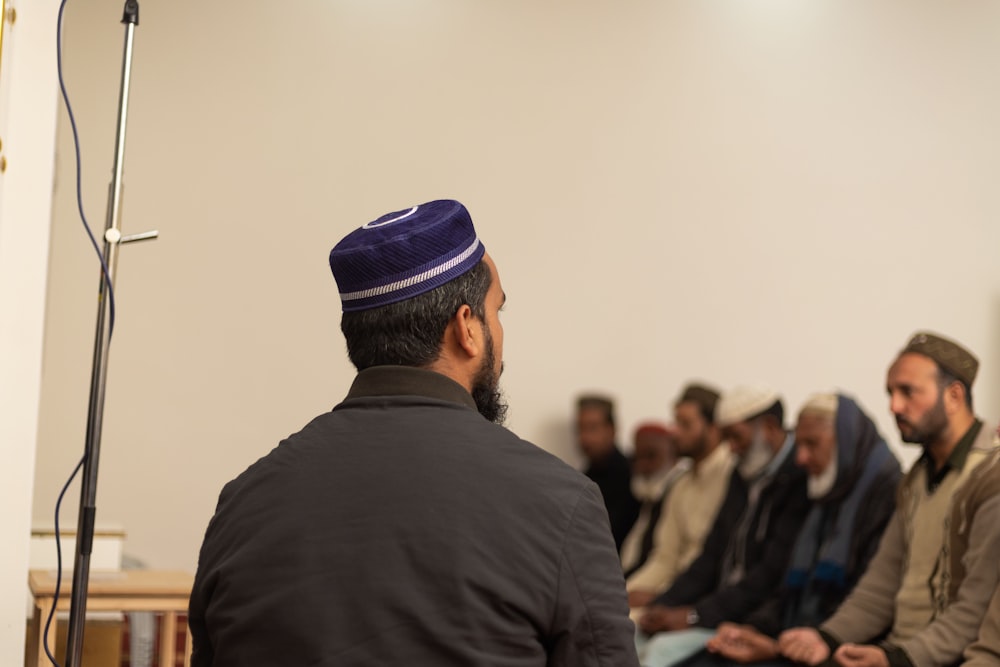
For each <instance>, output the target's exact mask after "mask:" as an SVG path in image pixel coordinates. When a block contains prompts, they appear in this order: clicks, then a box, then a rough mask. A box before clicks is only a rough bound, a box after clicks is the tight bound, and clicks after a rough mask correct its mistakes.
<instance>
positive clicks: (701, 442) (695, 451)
mask: <svg viewBox="0 0 1000 667" xmlns="http://www.w3.org/2000/svg"><path fill="white" fill-rule="evenodd" d="M706 449H708V434H707V433H705V432H704V431H702V433H701V435H700V436H699V437H698V440H696V441H695V442H694V443H693V444H692V445H691V446H690V447H688V448H687V449H686V450H683V451H682V450H681V448H680V447H678V451H677V453H678V454H680V455H681V456H689V457H691V458H698V457H700V456H701V455H702V454H704V453H705V450H706Z"/></svg>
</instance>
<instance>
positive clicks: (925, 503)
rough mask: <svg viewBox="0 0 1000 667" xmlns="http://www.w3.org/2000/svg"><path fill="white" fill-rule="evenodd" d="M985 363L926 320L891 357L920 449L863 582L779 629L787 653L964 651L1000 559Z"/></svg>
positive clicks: (868, 662) (808, 656)
mask: <svg viewBox="0 0 1000 667" xmlns="http://www.w3.org/2000/svg"><path fill="white" fill-rule="evenodd" d="M978 365H979V364H978V362H977V361H976V358H975V357H974V356H973V355H972V354H971V353H970V352H969V351H968V350H966V349H965V348H963V347H962V346H961V345H959V344H958V343H955V342H953V341H950V340H948V339H946V338H943V337H941V336H938V335H936V334H932V333H928V332H920V333H917V334H915V335H914V336H913V337H912V338H911V339H910V342H909V343H908V344H907V345H906V347H904V348H903V350H902V351H901V352H900V353H899V355H898V356H897V357H896V359H895V361H893V363H892V366H890V367H889V373H888V379H887V382H886V389H887V391H888V393H889V406H890V409H891V410H892V413H893V415H894V416H895V418H896V424H897V425H898V427H899V432H900V435H901V436H902V438H903V440H905V441H906V442H912V443H916V444H919V445H921V446H922V447H923V449H924V453H923V455H922V456H921V457H920V459H919V460H918V461H917V462H916V463H915V464H914V465H913V467H912V468H911V469H910V471H909V472H908V473H907V474H906V476H905V477H904V478H903V481H902V483H901V484H900V488H899V495H898V498H897V502H896V508H897V509H896V512H895V513H894V514H893V516H892V519H890V521H889V525H888V527H887V528H886V530H885V533H884V535H883V538H882V542H881V543H880V545H879V550H878V552H877V553H876V554H875V556H874V558H873V559H872V562H871V564H870V565H869V567H868V570H867V571H866V572H865V575H864V576H863V577H862V578H861V580H860V581H859V582H858V585H857V587H855V589H854V591H853V592H852V593H851V595H850V596H849V597H848V598H847V599H846V600H845V601H844V603H843V604H842V605H841V606H840V607H839V608H838V609H837V611H836V612H835V613H834V614H833V616H831V617H830V618H829V619H827V620H826V621H825V622H823V623H821V624H820V626H819V628H818V629H816V628H795V629H792V630H788V631H786V632H785V633H783V634H782V635H781V637H779V640H778V645H779V650H780V651H781V653H782V654H783V655H784V656H785V657H787V658H789V659H791V660H794V661H796V662H802V663H806V664H810V665H816V664H820V663H823V662H832V663H836V664H839V665H842V666H843V667H889V666H892V667H896V666H904V665H916V666H918V667H935V666H943V665H951V664H953V663H956V662H958V661H959V660H961V658H962V652H963V650H964V649H965V648H966V647H967V646H968V645H969V644H971V643H972V642H973V641H974V640H975V639H976V632H977V630H978V628H979V626H980V623H981V621H982V619H983V616H984V614H985V612H986V608H987V605H988V603H989V600H990V596H991V594H992V593H993V591H994V590H995V589H996V586H997V581H998V568H997V562H998V560H1000V530H998V529H997V527H998V526H1000V449H998V448H997V447H996V446H995V445H994V444H993V442H992V435H991V433H990V432H989V429H987V428H984V427H983V423H982V421H980V420H979V419H977V418H976V416H975V414H974V413H973V411H972V391H971V389H972V383H973V381H974V380H975V378H976V371H977V369H978ZM882 637H884V639H880V638H882Z"/></svg>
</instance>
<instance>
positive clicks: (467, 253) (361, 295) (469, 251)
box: [340, 237, 479, 302]
mask: <svg viewBox="0 0 1000 667" xmlns="http://www.w3.org/2000/svg"><path fill="white" fill-rule="evenodd" d="M478 247H479V237H476V238H474V239H472V245H470V246H469V247H468V248H466V249H465V250H463V251H462V253H461V254H460V255H457V256H456V257H453V258H452V259H449V260H448V261H447V262H444V263H443V264H438V265H437V266H435V267H433V268H430V269H428V270H426V271H424V272H423V273H418V274H417V275H415V276H411V277H410V278H404V279H403V280H397V281H396V282H394V283H389V284H388V285H379V286H378V287H372V288H371V289H366V290H361V291H360V292H341V293H340V298H341V300H342V301H344V302H347V301H357V300H358V299H369V298H371V297H373V296H379V295H381V294H389V293H390V292H396V291H398V290H401V289H405V288H407V287H411V286H413V285H417V284H419V283H422V282H425V281H428V280H430V279H431V278H434V277H435V276H439V275H441V274H442V273H444V272H445V271H448V270H450V269H453V268H455V267H456V266H458V265H459V264H461V263H462V262H464V261H465V260H467V259H469V258H470V257H472V255H473V254H475V252H476V248H478Z"/></svg>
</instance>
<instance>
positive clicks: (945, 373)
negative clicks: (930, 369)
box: [934, 361, 972, 411]
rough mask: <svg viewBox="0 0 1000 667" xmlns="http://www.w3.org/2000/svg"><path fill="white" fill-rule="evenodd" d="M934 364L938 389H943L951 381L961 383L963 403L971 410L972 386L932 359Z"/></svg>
mask: <svg viewBox="0 0 1000 667" xmlns="http://www.w3.org/2000/svg"><path fill="white" fill-rule="evenodd" d="M934 365H935V366H937V371H938V389H939V390H941V391H944V390H945V388H947V387H948V386H949V385H950V384H951V383H952V382H957V383H959V384H960V385H962V389H964V390H965V405H966V407H967V408H969V410H970V411H971V410H972V387H970V386H969V385H967V384H966V383H965V380H962V379H961V378H959V377H958V376H957V375H955V374H954V373H952V372H951V371H949V370H948V369H946V368H945V367H944V366H942V365H941V364H939V363H938V362H937V361H934Z"/></svg>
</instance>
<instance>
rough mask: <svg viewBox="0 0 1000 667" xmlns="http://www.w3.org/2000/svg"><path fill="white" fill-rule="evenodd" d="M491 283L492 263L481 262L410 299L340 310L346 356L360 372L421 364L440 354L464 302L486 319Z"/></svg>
mask: <svg viewBox="0 0 1000 667" xmlns="http://www.w3.org/2000/svg"><path fill="white" fill-rule="evenodd" d="M492 283H493V276H492V275H491V273H490V267H489V266H487V264H486V262H485V261H482V260H481V261H480V262H479V263H477V264H476V265H475V266H474V267H472V268H471V269H470V270H468V271H466V272H465V273H463V274H462V275H460V276H459V277H458V278H455V279H454V280H450V281H448V282H447V283H445V284H444V285H441V286H440V287H436V288H434V289H432V290H430V291H429V292H424V293H423V294H419V295H417V296H415V297H413V298H411V299H406V300H405V301H399V302H397V303H390V304H387V305H385V306H379V307H378V308H371V309H368V310H359V311H353V312H349V313H344V315H343V317H342V318H341V320H340V330H341V331H342V332H343V333H344V338H345V339H346V340H347V355H348V356H349V357H350V359H351V363H353V364H354V366H355V368H357V369H358V370H359V371H363V370H364V369H366V368H370V367H372V366H385V365H394V366H414V367H417V368H424V367H427V366H429V365H430V364H432V363H433V362H434V361H436V360H437V359H438V357H439V356H440V355H441V342H442V340H443V338H444V332H445V329H446V328H447V326H448V322H449V321H451V318H452V317H453V316H454V315H455V313H456V312H458V309H459V308H461V307H462V306H464V305H467V306H469V308H470V309H472V313H473V315H475V316H476V317H478V318H479V319H481V320H484V321H485V319H486V293H487V292H489V289H490V285H492Z"/></svg>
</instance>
